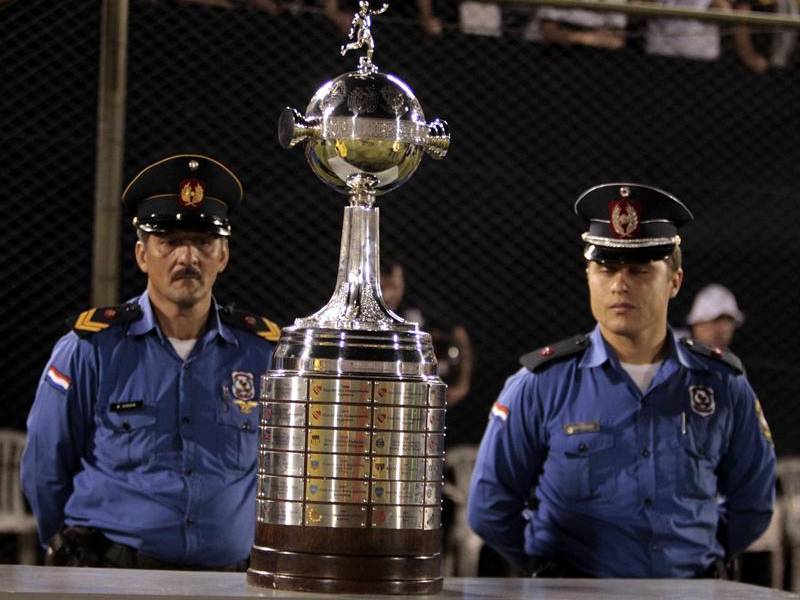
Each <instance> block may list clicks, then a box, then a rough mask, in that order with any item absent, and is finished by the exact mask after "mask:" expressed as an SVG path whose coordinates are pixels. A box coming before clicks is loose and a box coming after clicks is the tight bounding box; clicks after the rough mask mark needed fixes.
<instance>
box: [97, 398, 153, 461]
mask: <svg viewBox="0 0 800 600" xmlns="http://www.w3.org/2000/svg"><path fill="white" fill-rule="evenodd" d="M119 405H127V407H125V408H117V409H116V410H115V407H116V406H119ZM100 415H101V417H100V419H101V427H100V428H99V430H98V435H99V436H100V438H101V439H100V440H99V442H100V443H98V445H97V447H98V451H99V452H101V453H103V454H105V456H106V457H107V459H108V460H109V461H110V462H111V463H112V465H113V466H114V467H115V468H120V469H133V468H136V467H138V466H142V465H144V464H145V463H147V462H149V461H150V459H151V458H152V456H153V454H154V452H155V446H156V423H157V421H158V406H157V404H156V403H155V402H149V401H147V400H139V401H128V400H126V401H116V400H110V401H109V402H108V404H106V405H104V406H102V407H100Z"/></svg>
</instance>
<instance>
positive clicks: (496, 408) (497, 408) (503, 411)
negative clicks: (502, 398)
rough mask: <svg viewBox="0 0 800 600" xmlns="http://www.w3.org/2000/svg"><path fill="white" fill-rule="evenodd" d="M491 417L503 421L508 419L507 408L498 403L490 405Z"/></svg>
mask: <svg viewBox="0 0 800 600" xmlns="http://www.w3.org/2000/svg"><path fill="white" fill-rule="evenodd" d="M492 415H493V416H495V417H500V419H502V420H503V421H505V420H506V419H507V418H508V407H507V406H505V405H504V404H500V402H495V403H494V404H493V405H492Z"/></svg>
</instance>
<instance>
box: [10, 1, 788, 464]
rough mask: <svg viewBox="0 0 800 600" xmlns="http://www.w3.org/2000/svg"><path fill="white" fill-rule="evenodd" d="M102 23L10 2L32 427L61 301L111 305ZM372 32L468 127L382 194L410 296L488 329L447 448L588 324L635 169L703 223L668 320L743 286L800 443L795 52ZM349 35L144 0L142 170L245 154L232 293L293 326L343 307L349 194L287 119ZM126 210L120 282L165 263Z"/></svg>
mask: <svg viewBox="0 0 800 600" xmlns="http://www.w3.org/2000/svg"><path fill="white" fill-rule="evenodd" d="M99 21H100V2H99V1H88V0H60V1H59V2H57V3H53V2H47V1H44V0H26V1H21V0H18V1H16V2H13V1H12V2H10V3H8V4H5V5H0V136H1V137H0V140H1V141H2V143H0V202H2V213H1V214H2V221H1V222H0V225H1V226H2V229H0V231H2V233H0V240H1V242H0V243H1V244H2V246H1V247H0V273H2V282H3V288H2V296H1V298H2V300H1V301H0V302H1V304H0V314H2V319H0V361H2V363H1V364H2V371H1V373H2V381H3V386H2V388H0V389H2V391H0V427H11V428H18V429H24V426H25V419H26V416H27V412H28V410H29V408H30V405H31V402H32V400H33V396H34V392H35V389H36V383H37V379H38V377H39V375H40V373H41V370H42V368H43V367H44V365H45V363H46V360H47V357H48V355H49V352H50V349H51V347H52V344H53V343H54V342H55V341H56V340H57V339H58V337H59V336H60V335H62V334H63V333H65V332H66V328H65V326H64V319H65V318H66V317H67V316H68V315H70V314H75V313H77V312H79V311H81V310H83V309H85V308H87V307H88V306H89V302H90V285H91V280H90V277H91V247H92V236H93V204H94V198H93V194H94V177H95V173H94V169H95V152H96V149H95V144H96V113H97V93H98V88H97V85H98V81H97V79H98V61H99V49H98V47H99V42H100V36H99ZM373 33H374V35H375V39H376V43H377V50H376V53H375V62H376V63H377V64H378V65H379V67H380V68H381V70H383V71H384V72H391V73H394V74H396V75H398V76H399V77H400V78H402V79H404V80H405V81H406V82H407V83H408V84H409V85H410V86H411V87H412V88H413V89H414V90H415V92H416V93H417V95H418V98H419V99H420V101H421V103H422V106H423V108H424V110H425V114H426V118H427V119H428V120H429V121H430V120H431V119H433V118H434V117H437V116H438V117H442V118H445V119H447V120H448V122H449V123H450V126H451V131H452V145H451V152H450V154H449V155H448V156H447V158H446V159H445V160H444V161H441V162H435V161H432V160H430V158H426V159H424V160H423V163H422V165H421V167H420V169H419V171H418V172H417V174H416V175H415V176H414V178H413V179H412V180H411V181H409V182H408V183H407V184H406V185H405V186H404V187H403V188H402V189H400V190H398V191H395V192H393V193H391V194H389V195H387V196H384V197H382V198H381V199H380V200H379V206H380V207H381V218H382V224H381V229H382V239H381V244H382V248H383V249H384V250H390V251H391V252H392V253H393V254H396V255H400V256H401V257H402V258H403V260H404V262H405V264H406V267H407V269H406V271H407V273H406V275H407V290H408V291H407V293H408V297H409V300H410V302H411V303H413V304H414V305H416V306H419V307H421V308H422V309H423V311H424V312H426V313H428V314H431V315H444V316H445V317H446V318H447V319H449V320H450V321H451V322H459V323H462V324H463V325H465V327H466V328H467V329H468V331H469V333H470V335H471V336H472V339H473V343H474V345H475V352H476V359H477V364H476V375H475V379H474V381H473V388H472V392H471V394H470V397H469V398H468V399H467V400H465V401H464V402H463V403H462V404H461V405H459V406H457V407H455V408H453V409H452V410H450V411H449V412H448V427H447V433H448V444H455V443H463V442H477V441H479V439H480V435H481V433H482V430H483V427H484V424H485V421H486V415H487V412H488V408H489V406H490V404H491V403H492V402H493V401H494V399H495V396H496V394H497V392H498V391H499V389H500V387H501V385H502V382H503V380H504V378H505V377H507V376H508V375H509V374H511V373H512V372H514V371H515V370H516V369H517V362H516V361H517V357H518V356H519V355H521V354H523V353H525V352H527V351H529V350H531V349H533V348H535V347H537V346H539V345H542V344H545V343H548V342H552V341H555V340H558V339H561V338H563V337H566V336H568V335H572V334H574V333H577V332H582V331H587V330H589V329H590V328H591V327H592V325H593V322H592V319H591V316H590V313H589V309H588V299H587V292H586V285H585V282H584V274H583V264H582V258H581V244H580V241H579V234H580V232H581V231H582V226H581V223H580V222H579V221H578V219H577V217H575V216H574V214H573V213H572V204H573V202H574V200H575V199H576V198H577V196H578V195H579V194H580V193H581V192H582V191H583V190H584V189H586V188H588V187H590V186H593V185H595V184H597V183H602V182H607V181H638V182H642V183H650V184H653V185H657V186H659V187H663V188H665V189H667V190H669V191H670V192H672V193H673V194H675V195H676V196H677V197H678V198H680V199H681V200H683V201H684V202H685V203H686V204H687V205H688V206H689V207H690V208H691V209H692V211H693V212H694V214H695V217H696V221H695V223H693V224H691V225H690V226H688V227H686V228H685V229H684V230H683V238H684V244H683V248H684V257H685V258H684V262H685V265H684V266H685V269H686V279H685V284H684V289H683V291H682V292H681V294H680V295H679V297H678V298H677V299H676V300H675V301H674V303H673V306H672V309H671V317H670V318H671V322H672V323H673V324H675V325H680V324H682V322H683V319H684V318H685V316H686V314H687V312H688V310H689V306H690V303H691V300H692V297H693V295H694V292H696V291H697V290H698V289H699V288H701V287H702V286H703V285H705V284H706V283H709V282H712V281H717V282H721V283H723V284H724V285H726V286H728V287H729V288H730V289H731V290H732V291H733V292H734V293H735V294H736V297H737V298H738V300H739V304H740V306H741V307H742V309H743V310H744V311H745V313H746V315H747V320H746V322H745V324H744V326H743V327H742V328H741V330H740V331H739V332H738V333H737V336H736V340H735V341H734V347H733V349H734V351H736V352H737V353H738V354H739V356H740V357H741V358H742V360H743V361H744V363H745V365H746V367H747V369H748V374H749V377H750V380H751V382H752V383H753V386H754V387H755V389H756V391H757V392H758V394H759V396H760V398H761V401H762V404H763V406H764V410H765V413H766V416H767V418H768V419H769V422H770V425H771V426H772V430H773V434H774V437H775V442H776V450H777V452H778V454H779V455H786V454H792V453H797V452H798V451H800V436H798V435H797V432H798V430H799V429H800V428H799V427H798V425H799V424H800V411H798V410H797V409H796V407H795V406H794V404H793V402H794V400H795V390H794V384H793V383H792V382H793V381H796V380H797V379H798V375H800V373H799V372H798V371H799V369H798V366H797V365H798V361H797V352H796V350H795V347H796V340H795V335H797V332H798V331H800V314H798V304H799V303H798V295H800V292H798V287H797V269H798V267H797V265H798V262H797V259H796V255H797V242H796V238H797V235H798V232H800V208H798V200H800V198H799V194H798V177H797V175H798V165H800V160H799V159H800V151H798V147H797V132H798V131H800V112H799V108H798V107H800V102H798V100H799V99H800V96H799V95H798V93H799V92H800V80H798V72H797V69H796V68H791V69H788V70H785V71H778V72H768V73H767V74H765V75H760V76H758V75H754V74H751V73H750V72H748V71H747V70H746V69H745V68H744V67H743V66H741V64H739V62H738V61H737V60H736V59H735V57H734V56H733V55H732V53H731V52H730V51H729V50H728V51H726V53H725V55H724V56H723V58H722V59H721V60H719V61H717V62H711V63H705V62H696V61H689V60H684V59H674V58H673V59H670V58H658V57H653V56H647V55H645V54H644V53H642V52H641V51H640V50H638V49H637V46H638V45H639V44H638V43H637V40H636V39H635V38H634V39H632V41H631V44H630V45H629V46H630V47H629V48H628V49H626V50H623V51H617V52H611V51H602V50H593V49H586V48H564V47H553V46H542V45H539V44H536V43H531V42H527V41H525V40H524V39H522V38H521V37H520V36H519V35H517V34H516V32H515V31H514V30H513V29H512V30H510V31H509V32H508V33H507V35H504V36H503V37H500V38H484V37H477V36H466V35H464V34H462V33H460V32H459V31H458V29H457V26H456V25H455V24H448V25H447V26H446V27H445V32H444V34H443V35H442V36H441V37H439V38H430V37H426V36H425V35H424V34H423V33H422V32H421V30H420V28H419V26H418V25H417V24H416V22H415V21H413V20H411V19H409V18H408V17H405V16H403V17H392V16H391V10H390V12H389V13H387V14H386V15H384V16H381V17H378V18H376V19H375V21H374V26H373ZM341 41H342V37H341V35H340V33H339V32H338V31H337V30H336V28H335V27H334V26H333V25H332V24H331V23H329V22H328V21H327V20H326V19H325V18H324V17H323V16H322V15H321V14H319V12H315V11H314V10H299V11H295V12H286V13H284V14H282V15H279V16H278V17H271V16H269V15H267V14H265V13H262V12H257V11H255V10H252V9H248V8H246V7H245V6H239V7H237V8H235V9H233V10H225V9H217V8H209V7H202V6H197V5H192V4H180V3H175V2H170V1H167V0H162V1H161V2H157V1H149V0H132V2H131V18H130V39H129V49H128V51H129V56H128V97H127V115H126V140H125V180H126V181H127V180H129V179H130V178H132V177H133V176H134V175H135V174H136V173H137V172H138V171H139V170H140V169H141V168H143V167H144V166H145V165H147V164H149V163H151V162H153V161H155V160H157V159H160V158H162V157H164V156H167V155H170V154H175V153H180V152H200V153H205V154H209V155H211V156H214V157H216V158H218V159H220V160H222V161H223V162H225V163H227V164H228V165H229V166H230V167H231V168H232V169H233V170H234V171H235V172H236V173H238V174H239V175H240V177H241V179H242V181H243V183H244V187H245V191H246V200H245V202H244V204H243V205H242V206H241V209H240V210H239V212H238V213H237V214H235V215H234V217H233V222H234V227H235V230H234V235H235V237H234V240H233V243H232V248H233V258H232V263H231V267H230V268H229V272H227V273H226V274H224V276H223V277H222V279H221V280H220V282H219V284H218V288H217V296H218V298H219V299H220V300H222V301H225V302H229V301H235V302H236V303H237V304H238V305H239V306H241V307H245V308H250V309H253V310H257V311H261V312H264V314H266V315H267V316H269V317H270V318H272V319H274V320H276V321H278V322H280V323H282V324H288V323H291V322H292V320H293V319H294V318H295V317H298V316H305V315H307V314H310V313H312V312H314V311H316V310H317V309H318V308H320V307H321V306H322V305H323V304H324V303H325V302H326V301H327V299H328V297H329V295H330V293H331V291H332V289H333V284H334V282H335V278H336V267H337V257H338V250H339V239H340V228H341V220H342V214H343V210H342V209H343V206H344V205H345V198H344V197H343V196H341V195H338V194H336V193H335V192H333V191H332V190H330V189H328V188H326V187H325V186H324V185H323V184H322V183H321V182H319V181H318V180H317V179H316V177H315V176H314V175H313V174H312V173H311V171H310V169H309V168H308V165H307V164H306V163H305V158H304V156H303V153H302V151H301V150H295V151H291V152H290V151H285V150H282V149H281V148H280V147H279V146H278V144H277V136H276V122H277V117H278V114H279V113H280V111H281V109H282V108H283V107H284V106H286V105H290V106H294V107H296V108H298V109H300V110H301V112H302V111H303V110H304V108H305V106H306V104H307V102H308V100H310V98H311V96H312V95H313V93H314V92H315V90H316V89H317V88H318V87H319V86H320V85H322V84H323V83H324V82H325V81H326V80H327V79H330V78H332V77H334V76H336V75H338V74H340V73H343V72H345V71H348V70H352V69H353V68H354V66H355V61H356V58H355V57H354V56H352V55H348V56H346V57H344V58H343V57H341V56H340V55H339V54H338V48H339V44H340V43H341ZM123 229H124V231H125V235H124V236H123V240H122V242H121V243H122V253H123V259H122V264H121V265H120V268H121V295H120V299H121V300H122V299H126V298H128V297H130V296H133V295H135V294H138V293H139V292H140V291H141V290H142V288H143V286H144V281H145V280H144V278H143V277H142V276H141V275H140V274H139V273H138V272H137V269H136V266H135V263H134V261H133V252H132V250H133V243H134V236H133V232H132V229H131V228H130V226H129V224H128V223H126V224H124V226H123ZM266 367H267V366H266V365H265V369H266Z"/></svg>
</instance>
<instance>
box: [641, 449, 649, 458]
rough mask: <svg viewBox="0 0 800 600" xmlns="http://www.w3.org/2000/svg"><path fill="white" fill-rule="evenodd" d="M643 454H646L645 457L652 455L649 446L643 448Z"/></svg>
mask: <svg viewBox="0 0 800 600" xmlns="http://www.w3.org/2000/svg"><path fill="white" fill-rule="evenodd" d="M642 456H644V457H645V458H647V457H648V456H650V450H648V449H647V448H644V449H643V450H642Z"/></svg>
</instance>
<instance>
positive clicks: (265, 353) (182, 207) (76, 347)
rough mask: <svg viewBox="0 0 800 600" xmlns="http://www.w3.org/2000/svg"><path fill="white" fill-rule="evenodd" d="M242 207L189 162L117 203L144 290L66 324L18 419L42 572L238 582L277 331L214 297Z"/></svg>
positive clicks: (234, 187) (134, 186) (197, 163)
mask: <svg viewBox="0 0 800 600" xmlns="http://www.w3.org/2000/svg"><path fill="white" fill-rule="evenodd" d="M241 199H242V186H241V184H240V182H239V180H238V179H237V177H236V176H235V175H234V174H233V173H232V172H231V171H230V170H229V169H228V168H227V167H225V166H224V165H223V164H221V163H220V162H218V161H216V160H213V159H211V158H208V157H206V156H200V155H193V154H187V155H180V156H173V157H170V158H166V159H164V160H162V161H159V162H157V163H155V164H153V165H151V166H149V167H147V168H146V169H144V170H143V171H142V172H141V173H139V174H138V175H137V176H136V177H135V178H134V179H133V181H132V182H131V183H130V185H129V186H128V187H127V189H126V190H125V192H124V194H123V202H124V205H125V207H126V209H127V210H128V211H129V213H130V214H132V215H133V224H134V226H135V227H136V230H137V235H138V241H137V243H136V248H135V253H136V261H137V263H138V265H139V268H140V269H141V270H142V271H143V272H144V273H146V274H147V289H146V291H145V292H144V293H143V294H142V295H141V296H139V297H137V298H134V299H133V300H131V301H130V302H127V303H125V304H122V305H120V306H111V307H103V308H92V309H90V310H87V311H85V312H83V313H81V314H80V315H78V316H77V317H76V318H74V319H71V321H70V326H71V329H72V331H70V332H69V333H68V334H66V335H65V336H64V337H62V338H61V339H60V340H59V341H58V343H57V344H56V346H55V349H54V350H53V353H52V356H51V357H50V360H49V361H48V363H47V366H46V367H45V369H44V373H43V375H42V378H41V380H40V382H39V387H38V390H37V393H36V399H35V402H34V404H33V407H32V409H31V412H30V416H29V417H28V443H27V446H26V448H25V451H24V454H23V458H22V483H23V488H24V491H25V495H26V496H27V498H28V500H29V501H30V504H31V506H32V508H33V512H34V514H35V515H36V518H37V521H38V526H39V535H40V539H41V540H42V542H43V544H47V545H48V550H47V562H48V564H54V565H73V566H110V567H122V568H137V567H138V568H170V569H183V568H198V569H225V570H233V569H243V568H246V559H247V556H248V554H249V551H250V546H251V545H252V543H253V535H254V528H255V495H256V462H257V454H258V452H257V448H258V413H259V411H258V404H257V399H258V395H259V384H260V374H261V373H263V372H265V371H266V369H267V368H268V366H269V362H270V359H271V356H272V351H273V348H274V344H273V342H275V341H276V340H277V338H278V335H279V329H278V327H277V326H276V325H275V324H274V323H272V322H271V321H269V320H268V319H266V318H264V317H261V316H257V315H253V314H249V313H244V312H240V311H234V310H231V309H228V308H222V307H220V306H218V305H217V303H216V301H215V299H214V297H213V295H212V288H213V285H214V282H215V280H216V278H217V276H218V275H219V273H221V272H222V271H223V270H224V269H225V267H226V266H227V264H228V258H229V249H228V236H230V233H231V226H230V223H229V220H228V217H229V214H230V213H231V212H232V211H233V210H234V209H235V208H236V206H237V204H238V203H239V202H240V201H241Z"/></svg>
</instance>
